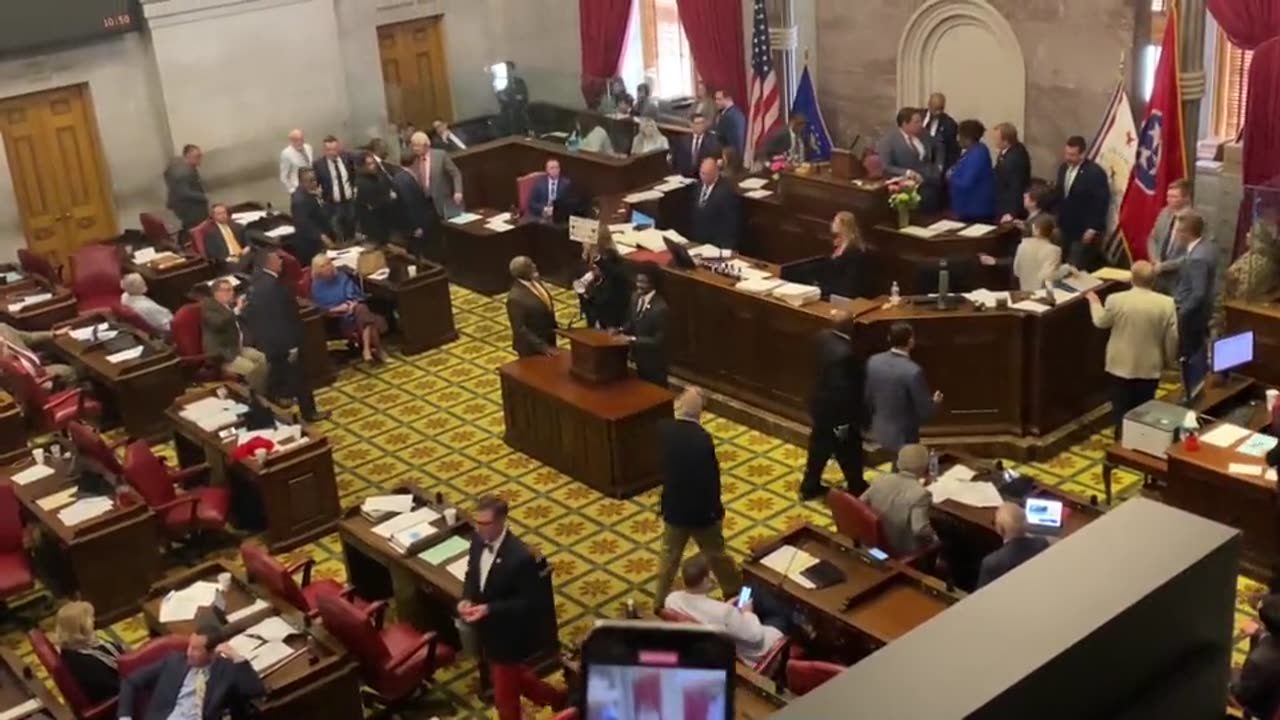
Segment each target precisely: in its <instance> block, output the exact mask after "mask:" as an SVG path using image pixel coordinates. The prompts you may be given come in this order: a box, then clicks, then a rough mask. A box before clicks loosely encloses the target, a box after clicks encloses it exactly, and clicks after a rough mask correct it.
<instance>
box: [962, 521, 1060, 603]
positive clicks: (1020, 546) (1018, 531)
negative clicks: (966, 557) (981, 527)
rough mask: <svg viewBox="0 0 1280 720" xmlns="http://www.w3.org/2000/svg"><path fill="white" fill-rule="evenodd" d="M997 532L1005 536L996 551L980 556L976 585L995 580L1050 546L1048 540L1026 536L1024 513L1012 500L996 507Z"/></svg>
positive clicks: (1002, 536)
mask: <svg viewBox="0 0 1280 720" xmlns="http://www.w3.org/2000/svg"><path fill="white" fill-rule="evenodd" d="M996 532H997V533H999V534H1000V537H1001V538H1003V539H1004V544H1003V545H1001V546H1000V549H999V550H996V551H995V552H993V553H991V554H990V555H987V556H986V557H984V558H982V566H981V567H980V568H979V570H978V587H982V586H984V585H987V584H988V583H991V582H993V581H995V580H996V579H997V578H999V577H1000V576H1002V575H1004V574H1005V573H1007V572H1009V571H1010V570H1012V569H1014V568H1016V567H1018V566H1019V565H1021V564H1022V563H1024V562H1026V561H1028V560H1030V559H1031V558H1033V557H1035V556H1036V555H1039V554H1040V553H1042V552H1044V551H1045V550H1048V549H1049V540H1048V539H1046V538H1042V537H1035V536H1032V535H1027V513H1026V512H1025V511H1024V510H1023V509H1022V508H1021V507H1019V506H1017V505H1015V504H1013V503H1004V504H1003V505H1001V506H1000V507H998V508H996Z"/></svg>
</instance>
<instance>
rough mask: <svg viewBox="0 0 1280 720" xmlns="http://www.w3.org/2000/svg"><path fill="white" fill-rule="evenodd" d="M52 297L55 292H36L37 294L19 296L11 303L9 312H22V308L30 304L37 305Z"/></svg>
mask: <svg viewBox="0 0 1280 720" xmlns="http://www.w3.org/2000/svg"><path fill="white" fill-rule="evenodd" d="M52 299H53V293H36V294H35V295H27V296H26V297H21V298H18V300H17V301H16V302H11V303H9V312H11V313H16V312H22V309H23V308H25V307H26V306H28V305H36V304H39V303H42V302H44V301H46V300H52Z"/></svg>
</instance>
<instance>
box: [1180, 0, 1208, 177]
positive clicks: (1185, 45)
mask: <svg viewBox="0 0 1280 720" xmlns="http://www.w3.org/2000/svg"><path fill="white" fill-rule="evenodd" d="M1206 12H1207V11H1206V10H1205V0H1179V2H1178V41H1179V45H1180V47H1179V48H1178V55H1179V58H1178V59H1179V61H1180V63H1181V67H1180V71H1181V72H1180V74H1179V76H1178V84H1179V86H1180V87H1181V90H1182V132H1183V135H1184V136H1185V137H1186V158H1187V173H1188V175H1189V176H1190V177H1189V178H1188V179H1191V180H1194V179H1195V170H1196V143H1197V142H1198V141H1199V140H1200V101H1201V100H1202V99H1203V98H1204V92H1205V75H1204V31H1205V28H1204V25H1205V23H1204V21H1205V13H1206Z"/></svg>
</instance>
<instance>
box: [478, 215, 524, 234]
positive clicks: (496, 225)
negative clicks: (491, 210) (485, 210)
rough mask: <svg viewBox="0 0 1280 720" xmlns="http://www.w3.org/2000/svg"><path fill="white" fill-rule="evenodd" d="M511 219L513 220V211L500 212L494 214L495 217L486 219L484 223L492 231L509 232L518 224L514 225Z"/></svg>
mask: <svg viewBox="0 0 1280 720" xmlns="http://www.w3.org/2000/svg"><path fill="white" fill-rule="evenodd" d="M510 220H511V213H509V212H504V213H498V214H497V215H494V216H493V217H491V218H489V219H488V220H486V221H485V223H484V226H485V228H487V229H488V230H489V231H490V232H496V233H504V232H507V231H508V230H515V229H516V226H515V225H512V224H511V222H510Z"/></svg>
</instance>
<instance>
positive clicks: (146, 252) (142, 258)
mask: <svg viewBox="0 0 1280 720" xmlns="http://www.w3.org/2000/svg"><path fill="white" fill-rule="evenodd" d="M155 257H156V249H155V248H152V247H145V248H142V249H141V250H139V251H137V252H135V253H134V254H133V261H134V262H135V263H137V264H139V265H141V264H143V263H149V262H151V261H152V260H154V259H155Z"/></svg>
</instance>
